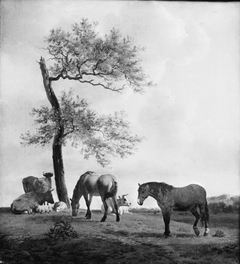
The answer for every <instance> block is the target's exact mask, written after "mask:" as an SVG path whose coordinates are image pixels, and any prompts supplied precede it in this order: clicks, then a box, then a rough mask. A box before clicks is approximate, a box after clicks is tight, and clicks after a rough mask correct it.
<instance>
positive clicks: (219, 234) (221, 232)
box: [213, 230, 225, 237]
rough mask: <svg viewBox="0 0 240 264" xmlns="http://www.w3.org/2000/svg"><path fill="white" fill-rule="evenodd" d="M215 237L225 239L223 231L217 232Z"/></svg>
mask: <svg viewBox="0 0 240 264" xmlns="http://www.w3.org/2000/svg"><path fill="white" fill-rule="evenodd" d="M213 236H214V237H225V234H224V232H223V231H222V230H217V231H216V233H215V235H213Z"/></svg>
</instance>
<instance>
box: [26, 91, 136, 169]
mask: <svg viewBox="0 0 240 264" xmlns="http://www.w3.org/2000/svg"><path fill="white" fill-rule="evenodd" d="M59 104H60V109H61V119H59V113H58V112H57V111H56V110H55V109H54V108H49V107H46V106H42V107H40V108H33V109H32V111H31V113H30V115H32V116H33V117H34V121H35V124H36V125H37V126H38V127H37V129H36V133H34V134H32V133H30V132H29V131H28V132H27V133H26V134H22V135H21V139H22V144H23V145H26V146H27V145H41V146H45V145H46V144H48V143H50V142H51V140H52V139H53V137H54V135H55V134H56V132H57V131H58V129H59V127H60V126H63V127H64V134H63V137H62V139H61V141H60V142H59V144H62V145H65V144H66V142H67V141H68V140H70V141H71V142H72V146H73V147H76V148H79V149H80V150H81V152H82V154H83V155H84V158H86V159H88V158H89V157H90V156H95V157H96V159H97V161H98V162H99V163H100V164H101V165H102V166H106V165H108V164H109V163H110V156H120V157H126V156H127V155H131V154H133V152H134V150H135V145H136V143H139V142H140V141H141V138H139V137H138V136H136V135H135V136H132V135H131V134H130V127H129V123H128V122H127V121H126V114H125V113H124V112H123V111H121V112H115V113H114V114H113V115H111V114H109V115H100V116H98V115H97V113H96V112H95V111H93V110H91V109H90V108H89V104H88V102H87V101H86V100H85V99H80V98H79V96H76V97H75V98H74V96H73V91H72V90H70V91H69V92H62V94H61V96H60V98H59Z"/></svg>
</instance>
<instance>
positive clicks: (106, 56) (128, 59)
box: [45, 19, 152, 92]
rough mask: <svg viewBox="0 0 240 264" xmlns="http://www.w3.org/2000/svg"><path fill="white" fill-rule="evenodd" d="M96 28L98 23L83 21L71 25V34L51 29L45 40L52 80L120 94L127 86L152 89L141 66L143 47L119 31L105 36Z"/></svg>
mask: <svg viewBox="0 0 240 264" xmlns="http://www.w3.org/2000/svg"><path fill="white" fill-rule="evenodd" d="M96 26H97V23H92V24H91V23H89V22H88V20H87V19H83V20H82V21H81V22H80V23H79V24H77V23H76V24H74V25H72V30H71V32H65V31H64V30H63V29H61V28H58V29H56V30H51V32H50V35H49V36H48V37H47V38H46V39H45V42H46V43H47V45H48V47H47V50H48V52H49V54H50V57H51V60H52V61H53V63H52V65H51V66H50V68H49V72H50V76H51V78H50V79H51V81H57V80H59V79H60V78H62V79H68V80H77V81H79V82H80V83H88V84H91V85H93V86H101V87H103V88H104V89H109V90H112V91H117V92H121V91H122V90H123V89H124V88H125V87H126V86H129V87H131V88H132V89H133V90H134V91H135V92H142V91H143V88H144V86H151V85H152V83H151V82H148V81H146V80H147V76H146V75H145V73H144V71H143V69H142V67H141V66H140V59H139V52H140V51H141V50H143V48H140V47H137V46H135V45H134V44H133V40H132V39H131V38H130V37H122V36H121V34H120V32H119V31H118V30H116V29H112V30H111V31H110V33H109V34H108V35H105V36H103V37H102V36H100V35H99V34H98V33H97V32H96Z"/></svg>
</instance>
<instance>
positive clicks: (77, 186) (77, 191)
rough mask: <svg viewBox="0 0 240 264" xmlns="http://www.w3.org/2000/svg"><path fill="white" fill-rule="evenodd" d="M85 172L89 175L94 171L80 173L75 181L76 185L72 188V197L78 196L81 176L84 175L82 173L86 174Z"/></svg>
mask: <svg viewBox="0 0 240 264" xmlns="http://www.w3.org/2000/svg"><path fill="white" fill-rule="evenodd" d="M86 174H90V175H92V174H95V172H93V171H87V172H85V173H84V174H82V175H81V176H80V177H79V179H78V181H77V183H76V185H75V187H74V189H73V198H76V197H78V196H79V192H80V185H81V177H82V176H84V175H86Z"/></svg>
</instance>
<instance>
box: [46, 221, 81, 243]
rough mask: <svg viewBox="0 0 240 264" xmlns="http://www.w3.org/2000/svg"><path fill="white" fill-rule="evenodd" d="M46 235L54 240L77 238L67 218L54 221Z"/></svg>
mask: <svg viewBox="0 0 240 264" xmlns="http://www.w3.org/2000/svg"><path fill="white" fill-rule="evenodd" d="M47 236H48V237H49V238H51V239H54V240H57V239H62V240H66V239H69V238H77V237H78V234H77V232H76V231H75V230H74V229H73V227H72V226H71V224H70V223H69V220H62V221H60V222H56V223H55V224H54V227H53V228H50V232H49V233H48V234H47Z"/></svg>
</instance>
